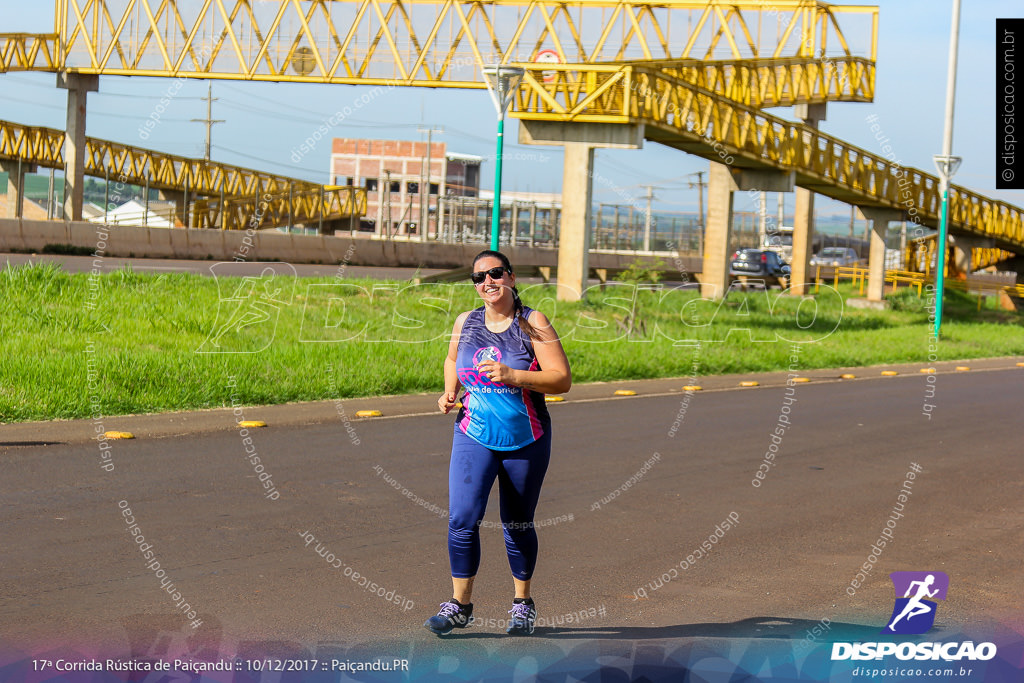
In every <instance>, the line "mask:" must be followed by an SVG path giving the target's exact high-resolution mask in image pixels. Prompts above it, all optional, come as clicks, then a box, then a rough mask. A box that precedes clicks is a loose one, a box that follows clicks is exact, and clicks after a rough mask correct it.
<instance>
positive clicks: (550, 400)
mask: <svg viewBox="0 0 1024 683" xmlns="http://www.w3.org/2000/svg"><path fill="white" fill-rule="evenodd" d="M544 400H545V401H546V402H547V403H558V402H559V401H564V400H565V398H563V397H562V396H545V397H544Z"/></svg>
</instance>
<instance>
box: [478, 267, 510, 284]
mask: <svg viewBox="0 0 1024 683" xmlns="http://www.w3.org/2000/svg"><path fill="white" fill-rule="evenodd" d="M507 270H508V268H506V267H505V266H495V267H494V268H491V269H490V270H478V271H476V272H475V273H473V274H471V275H470V276H469V279H471V280H472V281H473V284H474V285H478V284H480V283H481V282H483V281H484V280H486V279H487V276H488V275H490V276H491V279H492V280H500V279H501V278H502V277H504V276H505V271H507Z"/></svg>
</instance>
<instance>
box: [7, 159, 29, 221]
mask: <svg viewBox="0 0 1024 683" xmlns="http://www.w3.org/2000/svg"><path fill="white" fill-rule="evenodd" d="M35 172H36V166H35V164H26V163H24V162H18V161H0V173H6V174H7V215H6V216H5V217H6V218H21V214H22V209H23V207H24V205H25V174H26V173H35Z"/></svg>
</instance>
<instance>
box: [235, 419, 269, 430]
mask: <svg viewBox="0 0 1024 683" xmlns="http://www.w3.org/2000/svg"><path fill="white" fill-rule="evenodd" d="M238 426H239V427H244V428H245V429H252V428H254V427H266V426H267V423H266V422H264V421H263V420H242V421H240V422H239V423H238Z"/></svg>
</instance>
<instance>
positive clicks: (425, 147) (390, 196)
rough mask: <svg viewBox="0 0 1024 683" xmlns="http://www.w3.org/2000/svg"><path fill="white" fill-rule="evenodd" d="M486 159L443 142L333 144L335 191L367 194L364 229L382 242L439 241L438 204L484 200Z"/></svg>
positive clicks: (345, 140)
mask: <svg viewBox="0 0 1024 683" xmlns="http://www.w3.org/2000/svg"><path fill="white" fill-rule="evenodd" d="M482 162H483V157H478V156H474V155H470V154H457V153H454V152H449V151H448V150H447V145H446V144H445V143H443V142H414V141H409V140H354V139H349V138H335V139H334V141H333V144H332V147H331V165H330V174H331V178H332V181H333V183H334V184H335V185H339V186H348V187H359V188H363V189H364V190H365V191H366V213H365V215H364V216H363V217H362V219H361V221H360V223H361V225H360V229H361V230H365V231H369V232H373V233H376V234H378V235H384V236H389V237H390V236H394V235H419V236H420V237H422V238H423V239H426V238H427V237H428V236H429V235H431V234H433V235H434V236H435V238H436V236H437V232H438V228H437V225H438V224H437V212H438V206H439V205H438V201H439V200H441V199H442V198H447V197H477V196H479V195H480V164H481V163H482Z"/></svg>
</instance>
